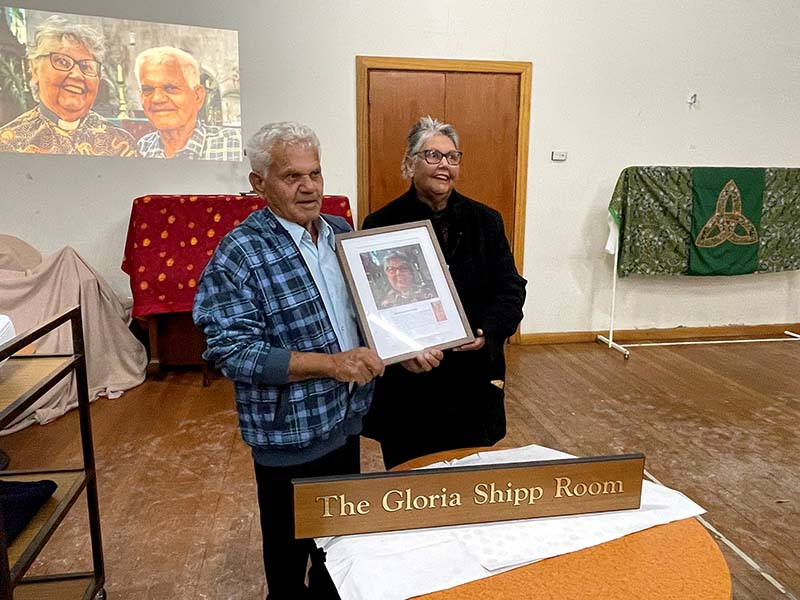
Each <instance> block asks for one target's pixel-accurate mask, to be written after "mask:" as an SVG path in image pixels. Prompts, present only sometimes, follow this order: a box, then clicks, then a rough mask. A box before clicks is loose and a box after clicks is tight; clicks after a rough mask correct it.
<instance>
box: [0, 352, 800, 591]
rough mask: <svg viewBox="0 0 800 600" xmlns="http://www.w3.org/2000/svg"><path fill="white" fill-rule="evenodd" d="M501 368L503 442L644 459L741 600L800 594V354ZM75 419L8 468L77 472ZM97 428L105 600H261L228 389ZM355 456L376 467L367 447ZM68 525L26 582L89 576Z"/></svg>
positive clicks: (514, 357)
mask: <svg viewBox="0 0 800 600" xmlns="http://www.w3.org/2000/svg"><path fill="white" fill-rule="evenodd" d="M508 359H509V375H508V380H507V388H506V389H507V407H508V417H509V434H508V436H507V438H506V439H505V440H504V442H503V445H505V446H519V445H525V444H531V443H536V444H540V445H543V446H548V447H552V448H557V449H559V450H563V451H566V452H569V453H572V454H575V455H579V456H591V455H607V454H618V453H627V452H643V453H644V454H645V455H646V457H647V466H646V469H647V471H648V472H649V473H651V474H652V475H653V476H654V477H656V478H657V479H658V480H659V481H661V482H662V483H664V484H665V485H668V486H670V487H673V488H675V489H678V490H681V491H683V492H684V493H685V494H687V495H688V496H689V497H691V498H692V499H693V500H695V501H696V502H698V503H699V504H700V505H702V506H703V507H705V508H706V509H707V510H708V512H707V513H706V514H705V515H704V519H705V520H706V521H707V522H708V523H709V524H710V525H712V526H713V527H714V528H715V529H716V530H717V531H718V532H719V533H720V534H721V535H722V536H724V538H725V539H727V540H729V541H730V543H732V544H733V545H735V546H736V547H737V548H738V549H739V553H736V552H734V551H733V550H731V549H730V548H729V547H728V546H727V545H726V544H724V543H723V542H722V541H720V546H721V548H722V551H723V553H724V555H725V557H726V559H727V561H728V565H729V567H730V571H731V575H732V579H733V588H734V598H735V599H736V600H747V599H757V600H771V599H776V600H786V599H787V598H788V599H794V600H797V598H798V597H800V553H799V552H798V540H800V435H799V434H798V429H799V428H800V379H799V378H798V372H800V344H794V343H765V344H764V343H762V344H733V345H718V346H714V345H705V346H680V347H657V348H636V349H633V351H632V355H631V358H630V359H629V360H623V359H622V356H621V355H619V354H618V353H616V352H614V351H612V350H609V349H607V348H604V347H602V346H600V345H597V344H570V345H561V346H558V345H556V346H512V347H510V348H509V352H508ZM76 416H77V415H76V414H75V413H74V412H73V413H70V414H69V415H66V416H64V417H62V418H61V419H59V420H57V421H56V422H54V423H51V424H49V425H46V426H34V427H30V428H28V429H26V430H24V431H22V432H19V433H17V434H14V435H11V436H8V437H5V438H0V447H1V448H3V449H4V450H5V451H6V452H7V453H8V454H9V455H10V456H11V459H12V465H11V467H12V468H15V469H22V468H27V467H49V466H72V465H75V464H77V461H78V453H79V451H80V450H79V442H78V435H77V418H76ZM92 419H93V427H94V434H95V436H94V439H95V448H96V453H97V463H98V475H99V493H100V502H101V507H100V510H101V519H102V526H103V539H104V550H105V559H106V570H107V583H106V589H107V591H108V596H109V598H110V600H145V599H163V598H170V599H172V600H197V599H209V600H217V599H220V600H237V599H241V600H263V598H264V595H265V593H264V583H263V581H262V579H263V571H262V567H261V559H260V534H259V529H258V519H257V516H256V503H255V489H254V483H253V476H252V465H251V461H250V458H249V454H248V451H247V449H246V447H245V446H244V444H243V443H242V442H241V440H240V438H239V435H238V431H237V423H236V415H235V410H234V405H233V398H232V387H231V386H230V384H229V383H228V382H226V381H224V380H222V379H219V378H217V379H215V380H214V381H213V383H212V385H211V386H210V387H208V388H203V387H202V386H201V377H200V374H199V373H198V372H183V373H168V374H166V375H165V376H163V377H161V378H159V379H152V378H151V379H148V381H147V382H146V383H144V384H143V385H141V386H140V387H138V388H137V389H135V390H132V391H130V392H128V393H127V394H125V395H124V396H123V397H122V398H119V399H117V400H107V399H101V400H99V401H97V402H96V403H94V404H93V405H92ZM362 455H363V456H362V465H363V468H364V470H373V471H375V470H381V465H382V463H381V460H380V455H379V450H378V449H377V448H376V446H375V444H374V443H371V442H369V441H367V442H366V443H365V444H364V449H363V452H362ZM84 504H85V503H84ZM73 513H75V514H76V515H77V514H79V515H80V517H70V518H68V519H67V520H66V521H65V522H64V524H62V526H61V527H60V528H59V531H58V532H57V533H56V535H55V536H54V537H53V539H52V540H51V542H50V543H49V544H48V546H47V548H46V551H45V553H44V554H43V555H42V557H41V558H40V559H39V561H38V562H37V563H36V565H35V567H34V572H36V573H39V574H43V573H50V572H59V571H62V570H73V569H88V568H90V563H89V560H88V556H89V551H88V536H87V535H86V533H85V532H86V529H87V524H86V518H85V516H84V514H85V510H74V511H73ZM717 539H719V538H717ZM759 569H762V570H763V571H764V572H765V573H766V575H767V577H765V576H764V575H762V574H761V573H759ZM769 578H772V581H774V583H773V582H771V581H770V579H769ZM781 588H783V591H782V589H781ZM531 594H532V595H531V596H530V597H531V598H535V590H532V591H531Z"/></svg>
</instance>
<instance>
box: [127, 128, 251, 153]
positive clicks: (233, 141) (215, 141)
mask: <svg viewBox="0 0 800 600" xmlns="http://www.w3.org/2000/svg"><path fill="white" fill-rule="evenodd" d="M137 148H138V150H139V156H141V157H143V158H165V157H166V155H165V154H164V144H163V143H162V142H161V136H160V135H159V133H158V131H151V132H150V133H147V134H145V135H143V136H142V137H141V138H140V139H139V141H138V142H137ZM175 158H190V159H199V160H242V132H241V131H240V130H239V129H237V128H235V127H217V126H215V125H206V124H205V123H203V122H202V121H197V125H196V126H195V128H194V131H193V132H192V137H190V138H189V141H187V142H186V145H185V146H184V147H183V148H181V149H180V150H178V151H177V152H176V153H175Z"/></svg>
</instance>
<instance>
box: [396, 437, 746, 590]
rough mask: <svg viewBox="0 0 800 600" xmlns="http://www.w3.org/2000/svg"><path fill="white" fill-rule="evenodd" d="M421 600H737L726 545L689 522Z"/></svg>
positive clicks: (423, 460) (419, 462) (414, 463)
mask: <svg viewBox="0 0 800 600" xmlns="http://www.w3.org/2000/svg"><path fill="white" fill-rule="evenodd" d="M494 449H495V450H496V449H497V448H494ZM488 450H492V448H466V449H460V450H449V451H446V452H438V453H436V454H430V455H428V456H423V457H420V458H416V459H414V460H410V461H408V462H405V463H403V464H401V465H398V466H397V467H395V468H394V469H392V470H393V471H402V470H408V469H414V468H417V467H422V466H425V465H429V464H432V463H435V462H440V461H444V460H454V459H456V458H462V457H464V456H469V455H470V454H475V453H476V452H481V451H488ZM417 598H424V599H426V600H520V599H522V600H525V599H530V600H534V599H535V600H550V599H552V600H591V599H593V598H602V599H604V600H606V599H613V600H633V599H637V600H645V599H646V600H730V598H731V576H730V572H729V571H728V565H727V564H726V563H725V558H724V557H723V556H722V552H720V549H719V546H717V543H716V542H715V541H714V539H713V538H712V537H711V536H710V535H709V533H708V531H706V529H705V527H703V526H702V525H701V524H700V523H699V522H698V521H697V520H696V519H683V520H681V521H674V522H672V523H667V524H666V525H658V526H656V527H651V528H650V529H645V530H644V531H638V532H636V533H632V534H630V535H626V536H624V537H622V538H619V539H616V540H612V541H610V542H606V543H604V544H600V545H598V546H591V547H590V548H585V549H583V550H580V551H578V552H571V553H569V554H562V555H560V556H555V557H553V558H548V559H545V560H542V561H539V562H536V563H532V564H530V565H525V566H523V567H519V568H516V569H512V570H511V571H506V572H504V573H500V574H498V575H493V576H492V577H487V578H485V579H479V580H477V581H472V582H470V583H466V584H464V585H460V586H458V587H455V588H451V589H449V590H443V591H441V592H433V593H431V594H425V595H424V596H417Z"/></svg>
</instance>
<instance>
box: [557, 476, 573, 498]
mask: <svg viewBox="0 0 800 600" xmlns="http://www.w3.org/2000/svg"><path fill="white" fill-rule="evenodd" d="M570 483H572V480H571V479H570V478H569V477H556V493H555V497H556V498H561V492H562V491H563V492H564V494H566V495H567V496H569V497H570V498H571V497H572V492H571V491H569V484H570Z"/></svg>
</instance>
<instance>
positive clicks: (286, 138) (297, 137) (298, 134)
mask: <svg viewBox="0 0 800 600" xmlns="http://www.w3.org/2000/svg"><path fill="white" fill-rule="evenodd" d="M278 144H282V145H284V146H293V145H295V144H297V145H301V146H308V147H311V148H314V149H315V150H316V151H317V155H318V156H320V157H321V156H322V149H321V147H320V144H319V138H317V134H316V133H314V130H313V129H311V128H310V127H308V126H307V125H301V124H300V123H296V122H294V121H282V122H280V123H267V124H266V125H264V126H263V127H262V128H261V129H259V130H258V131H257V132H256V133H255V134H254V135H253V137H251V138H250V140H249V141H248V142H247V150H246V151H245V154H246V155H247V158H249V159H250V168H251V169H252V170H253V172H255V173H258V174H259V175H262V176H264V177H266V175H267V171H269V166H270V165H271V164H272V151H273V150H274V148H275V146H276V145H278Z"/></svg>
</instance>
